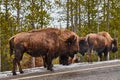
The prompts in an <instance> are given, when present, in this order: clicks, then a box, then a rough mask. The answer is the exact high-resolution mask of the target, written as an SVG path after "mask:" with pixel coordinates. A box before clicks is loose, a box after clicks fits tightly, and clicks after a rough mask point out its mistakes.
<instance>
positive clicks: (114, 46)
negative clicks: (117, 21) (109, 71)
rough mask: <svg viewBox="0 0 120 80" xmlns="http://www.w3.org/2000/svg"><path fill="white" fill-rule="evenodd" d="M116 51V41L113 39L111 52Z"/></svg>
mask: <svg viewBox="0 0 120 80" xmlns="http://www.w3.org/2000/svg"><path fill="white" fill-rule="evenodd" d="M116 51H118V46H117V39H113V41H112V52H116Z"/></svg>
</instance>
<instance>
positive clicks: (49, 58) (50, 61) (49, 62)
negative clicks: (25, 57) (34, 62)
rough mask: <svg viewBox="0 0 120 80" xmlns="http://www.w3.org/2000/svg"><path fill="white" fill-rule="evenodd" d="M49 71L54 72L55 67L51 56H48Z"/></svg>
mask: <svg viewBox="0 0 120 80" xmlns="http://www.w3.org/2000/svg"><path fill="white" fill-rule="evenodd" d="M46 59H47V65H48V66H47V70H50V71H53V69H52V67H53V64H52V60H53V59H52V58H51V56H47V58H46Z"/></svg>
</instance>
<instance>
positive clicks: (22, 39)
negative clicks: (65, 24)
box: [9, 28, 79, 75]
mask: <svg viewBox="0 0 120 80" xmlns="http://www.w3.org/2000/svg"><path fill="white" fill-rule="evenodd" d="M78 43H79V37H78V36H77V35H76V34H75V33H74V32H72V31H70V30H61V29H57V28H45V29H39V30H31V31H28V32H21V33H18V34H16V35H14V36H13V37H11V38H10V39H9V45H10V55H12V54H13V52H14V59H13V70H12V73H13V75H16V70H15V69H16V66H17V65H18V67H19V72H20V73H23V70H22V68H21V64H20V61H21V60H22V57H23V54H24V53H25V52H26V53H28V54H29V55H31V56H33V57H37V56H42V57H43V61H44V67H47V70H51V71H52V70H53V69H52V67H53V64H52V60H53V59H54V58H56V57H58V56H60V55H62V54H66V55H70V54H72V53H75V52H77V51H79V44H78Z"/></svg>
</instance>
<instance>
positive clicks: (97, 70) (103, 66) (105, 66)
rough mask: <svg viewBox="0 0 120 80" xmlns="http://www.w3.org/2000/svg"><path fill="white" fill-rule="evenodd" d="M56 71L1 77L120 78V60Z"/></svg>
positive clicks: (50, 79)
mask: <svg viewBox="0 0 120 80" xmlns="http://www.w3.org/2000/svg"><path fill="white" fill-rule="evenodd" d="M72 65H74V66H72V67H68V68H61V69H57V68H58V67H59V66H55V67H54V68H55V70H54V72H50V71H45V72H35V73H29V74H22V75H17V76H9V77H6V78H1V80H120V61H119V60H118V61H105V62H95V63H82V64H81V63H78V64H72ZM70 66H71V65H70Z"/></svg>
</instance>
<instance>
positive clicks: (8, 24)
mask: <svg viewBox="0 0 120 80" xmlns="http://www.w3.org/2000/svg"><path fill="white" fill-rule="evenodd" d="M54 1H55V3H54V4H51V2H50V0H0V42H1V43H0V50H1V54H2V58H1V59H2V71H5V70H10V69H11V68H12V64H11V60H12V58H10V57H9V46H8V39H9V38H10V37H11V36H13V35H15V34H16V33H19V32H23V31H28V30H31V29H37V28H44V27H46V26H47V25H49V24H50V20H51V19H52V18H51V15H50V13H49V12H48V11H50V9H51V8H53V6H54V7H55V6H56V7H57V8H56V9H59V8H61V7H62V8H61V9H63V11H62V12H61V13H59V15H60V16H61V15H66V16H64V18H63V19H60V20H59V21H64V22H65V21H66V22H67V23H68V26H67V29H69V30H73V31H74V29H77V30H76V33H77V34H78V35H79V36H85V35H86V34H88V33H92V32H99V31H108V32H109V33H110V35H111V36H112V37H113V38H117V39H118V47H119V48H120V42H119V41H120V35H119V34H120V5H119V3H120V1H119V0H109V2H107V1H106V0H67V3H66V2H65V1H64V0H59V1H56V0H54ZM1 3H4V4H1ZM77 3H78V4H77ZM108 3H109V5H108ZM26 4H27V5H26ZM1 5H2V6H1ZM3 7H4V8H3ZM13 11H14V13H13ZM67 17H68V18H67ZM57 18H58V16H57ZM52 27H53V26H52ZM58 27H59V26H58ZM119 53H120V50H119V51H118V52H116V53H115V54H114V53H111V54H110V59H114V58H116V59H120V54H119ZM26 56H28V55H26ZM92 56H93V57H92V58H93V60H94V61H97V54H96V53H95V54H93V55H92ZM83 61H87V55H85V57H84V60H83ZM26 62H27V61H26V60H25V61H24V62H23V63H24V64H25V63H26ZM54 63H55V64H57V63H58V58H57V59H56V60H54ZM24 67H25V66H24Z"/></svg>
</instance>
